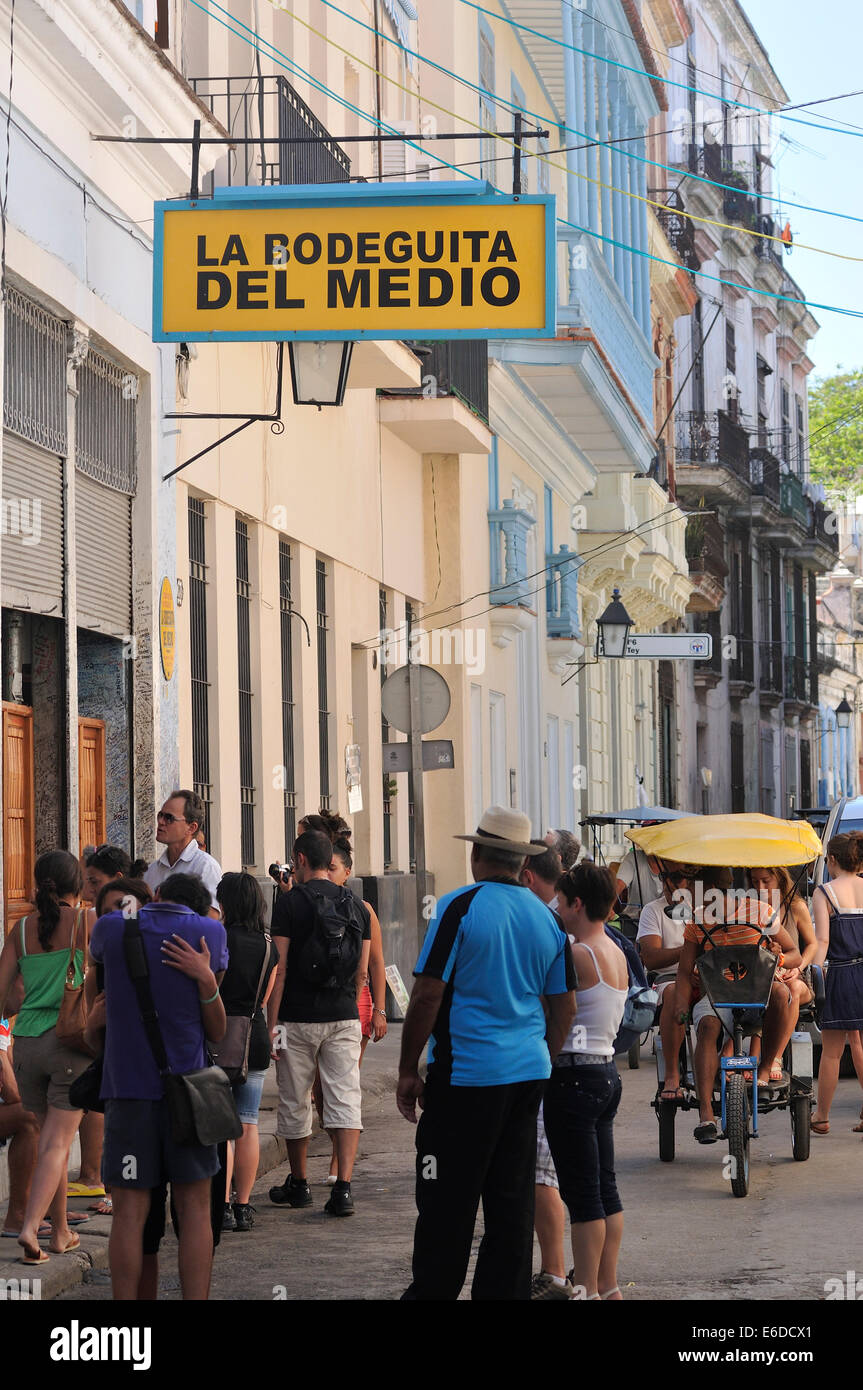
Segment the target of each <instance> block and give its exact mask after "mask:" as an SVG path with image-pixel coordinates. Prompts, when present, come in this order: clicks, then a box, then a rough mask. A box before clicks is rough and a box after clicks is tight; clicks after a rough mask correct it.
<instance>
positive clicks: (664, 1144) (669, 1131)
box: [656, 1100, 677, 1163]
mask: <svg viewBox="0 0 863 1390" xmlns="http://www.w3.org/2000/svg"><path fill="white" fill-rule="evenodd" d="M656 1113H657V1116H658V1118H659V1160H660V1162H661V1163H673V1162H674V1121H675V1120H676V1118H677V1104H676V1102H675V1101H673V1100H661V1101H660V1102H659V1109H658V1110H657V1112H656Z"/></svg>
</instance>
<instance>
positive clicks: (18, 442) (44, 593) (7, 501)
mask: <svg viewBox="0 0 863 1390" xmlns="http://www.w3.org/2000/svg"><path fill="white" fill-rule="evenodd" d="M2 509H3V516H2V529H3V544H2V547H0V582H2V597H3V606H4V608H20V609H23V610H25V611H26V612H31V613H46V614H47V613H50V614H51V616H52V617H55V618H60V617H62V616H63V611H64V610H63V463H62V460H61V459H59V458H58V457H57V455H56V454H51V453H49V452H48V451H47V450H46V449H40V448H39V446H38V445H36V444H31V443H30V442H29V441H28V440H26V439H20V438H19V437H18V436H17V435H15V434H12V433H10V431H9V430H4V431H3V497H2Z"/></svg>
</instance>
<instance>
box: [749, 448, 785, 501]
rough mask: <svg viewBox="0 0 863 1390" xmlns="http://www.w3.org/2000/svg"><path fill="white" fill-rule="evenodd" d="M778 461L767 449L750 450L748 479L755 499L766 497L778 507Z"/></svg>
mask: <svg viewBox="0 0 863 1390" xmlns="http://www.w3.org/2000/svg"><path fill="white" fill-rule="evenodd" d="M779 472H780V470H779V460H778V458H777V457H776V455H775V454H771V452H770V450H769V449H750V451H749V478H750V482H751V483H752V491H753V492H754V493H755V495H756V497H767V498H769V499H770V501H771V502H775V503H776V505H777V507H778V506H779Z"/></svg>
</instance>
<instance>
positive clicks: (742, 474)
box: [675, 410, 749, 483]
mask: <svg viewBox="0 0 863 1390" xmlns="http://www.w3.org/2000/svg"><path fill="white" fill-rule="evenodd" d="M675 435H676V440H677V465H678V467H680V466H681V465H686V464H690V465H691V464H702V463H704V464H713V465H716V464H719V465H721V466H722V467H724V468H728V469H730V471H731V472H732V473H735V474H736V475H737V476H738V477H739V478H742V479H743V480H744V481H745V482H747V483H748V482H749V435H748V434H747V432H746V430H745V429H743V427H742V426H741V425H738V424H736V423H735V422H734V420H732V419H731V417H730V415H728V414H727V413H726V412H725V411H724V410H710V411H684V412H682V413H681V414H679V415H678V416H677V419H676V422H675Z"/></svg>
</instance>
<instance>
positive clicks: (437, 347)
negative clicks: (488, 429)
mask: <svg viewBox="0 0 863 1390" xmlns="http://www.w3.org/2000/svg"><path fill="white" fill-rule="evenodd" d="M407 346H408V347H409V348H411V350H412V351H414V352H416V354H417V356H418V357H420V358H421V359H422V385H421V386H420V387H419V388H418V389H417V390H416V391H398V392H396V391H393V392H387V394H388V395H401V396H417V395H422V396H427V397H428V396H431V397H438V396H456V397H457V398H458V399H459V400H460V401H461V402H462V404H463V405H466V406H467V408H468V410H471V411H473V413H474V415H478V416H479V418H480V419H481V420H482V422H483V424H486V425H487V424H488V343H487V342H486V340H485V339H484V338H478V339H470V340H462V339H450V338H447V339H444V340H443V341H439V342H434V343H424V342H422V341H414V342H408V344H407Z"/></svg>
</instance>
